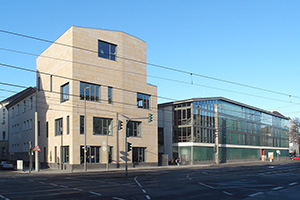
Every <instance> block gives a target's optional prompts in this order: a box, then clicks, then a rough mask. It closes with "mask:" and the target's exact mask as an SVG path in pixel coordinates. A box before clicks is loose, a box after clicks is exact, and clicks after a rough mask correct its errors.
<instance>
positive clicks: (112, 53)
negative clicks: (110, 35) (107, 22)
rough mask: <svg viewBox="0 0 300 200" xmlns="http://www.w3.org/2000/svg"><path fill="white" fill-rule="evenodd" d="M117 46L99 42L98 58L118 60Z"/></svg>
mask: <svg viewBox="0 0 300 200" xmlns="http://www.w3.org/2000/svg"><path fill="white" fill-rule="evenodd" d="M116 47H117V45H114V44H111V43H108V42H104V41H101V40H99V41H98V56H99V57H101V58H106V59H109V60H114V61H115V60H116V54H117V53H116V49H117V48H116Z"/></svg>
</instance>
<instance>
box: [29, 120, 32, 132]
mask: <svg viewBox="0 0 300 200" xmlns="http://www.w3.org/2000/svg"><path fill="white" fill-rule="evenodd" d="M29 129H30V130H31V129H32V119H30V120H29Z"/></svg>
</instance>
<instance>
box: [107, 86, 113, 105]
mask: <svg viewBox="0 0 300 200" xmlns="http://www.w3.org/2000/svg"><path fill="white" fill-rule="evenodd" d="M107 99H108V103H109V104H110V103H112V87H108V88H107Z"/></svg>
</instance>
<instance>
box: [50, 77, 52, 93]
mask: <svg viewBox="0 0 300 200" xmlns="http://www.w3.org/2000/svg"><path fill="white" fill-rule="evenodd" d="M50 92H52V75H50Z"/></svg>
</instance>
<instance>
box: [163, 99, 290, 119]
mask: <svg viewBox="0 0 300 200" xmlns="http://www.w3.org/2000/svg"><path fill="white" fill-rule="evenodd" d="M215 100H218V101H224V102H228V103H231V104H234V105H238V106H242V107H245V108H250V109H252V110H256V111H259V112H263V113H266V114H269V115H273V116H276V117H280V118H284V119H287V120H288V119H290V118H288V117H286V116H284V115H282V114H281V113H279V112H277V111H275V112H271V111H267V110H264V109H260V108H257V107H254V106H250V105H247V104H244V103H240V102H237V101H234V100H231V99H227V98H225V97H203V98H201V97H198V98H191V99H185V100H179V101H173V102H167V103H161V104H158V108H160V107H166V106H171V105H176V104H181V103H189V102H195V101H215Z"/></svg>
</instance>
